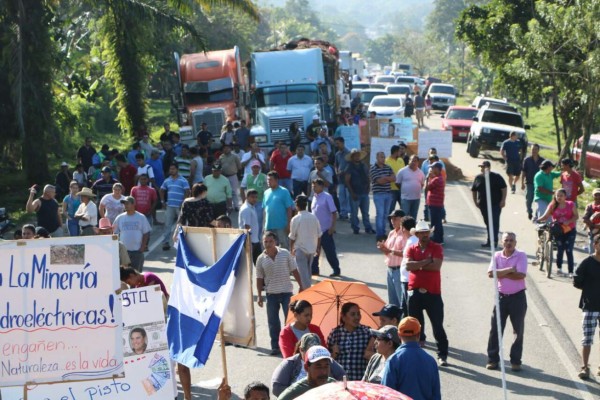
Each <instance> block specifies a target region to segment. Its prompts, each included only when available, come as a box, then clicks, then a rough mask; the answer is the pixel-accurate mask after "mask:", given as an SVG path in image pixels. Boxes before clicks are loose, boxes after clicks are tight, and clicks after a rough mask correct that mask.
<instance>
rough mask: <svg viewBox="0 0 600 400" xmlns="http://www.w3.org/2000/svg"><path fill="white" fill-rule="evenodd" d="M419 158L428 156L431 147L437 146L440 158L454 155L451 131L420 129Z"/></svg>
mask: <svg viewBox="0 0 600 400" xmlns="http://www.w3.org/2000/svg"><path fill="white" fill-rule="evenodd" d="M418 144H419V150H418V154H419V158H427V156H428V151H429V149H430V148H432V147H435V148H436V150H437V155H438V157H440V158H450V157H452V132H451V131H419V140H418Z"/></svg>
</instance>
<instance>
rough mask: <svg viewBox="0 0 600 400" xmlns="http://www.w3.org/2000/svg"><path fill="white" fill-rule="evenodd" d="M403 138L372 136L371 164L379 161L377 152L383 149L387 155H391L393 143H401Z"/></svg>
mask: <svg viewBox="0 0 600 400" xmlns="http://www.w3.org/2000/svg"><path fill="white" fill-rule="evenodd" d="M401 141H402V140H400V139H397V138H378V137H372V138H371V154H370V163H371V165H373V164H375V163H376V161H377V153H379V152H380V151H383V152H384V153H385V156H386V157H389V156H390V150H391V148H392V146H393V145H395V144H399V143H400V142H401Z"/></svg>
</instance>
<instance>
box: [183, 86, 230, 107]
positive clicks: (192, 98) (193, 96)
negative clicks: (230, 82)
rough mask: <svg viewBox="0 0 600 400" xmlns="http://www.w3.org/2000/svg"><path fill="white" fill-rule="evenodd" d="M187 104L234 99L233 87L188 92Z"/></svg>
mask: <svg viewBox="0 0 600 400" xmlns="http://www.w3.org/2000/svg"><path fill="white" fill-rule="evenodd" d="M185 99H186V103H187V104H205V103H218V102H221V101H231V100H233V89H227V90H219V91H218V92H212V93H186V94H185Z"/></svg>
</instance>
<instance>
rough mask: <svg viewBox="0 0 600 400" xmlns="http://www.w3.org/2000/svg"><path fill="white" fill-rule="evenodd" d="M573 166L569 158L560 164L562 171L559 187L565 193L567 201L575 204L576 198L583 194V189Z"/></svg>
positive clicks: (579, 176) (581, 180) (579, 177)
mask: <svg viewBox="0 0 600 400" xmlns="http://www.w3.org/2000/svg"><path fill="white" fill-rule="evenodd" d="M574 165H575V163H574V162H573V160H571V159H570V158H565V159H563V160H562V161H561V162H560V167H561V170H562V173H561V174H560V185H561V186H562V188H563V189H565V190H566V191H567V200H569V201H573V202H575V203H577V196H579V195H580V194H582V193H583V192H585V188H584V187H583V183H582V182H583V179H581V175H579V173H578V172H577V171H575V170H574V169H573V166H574Z"/></svg>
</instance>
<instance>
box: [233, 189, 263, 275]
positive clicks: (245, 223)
mask: <svg viewBox="0 0 600 400" xmlns="http://www.w3.org/2000/svg"><path fill="white" fill-rule="evenodd" d="M257 202H258V191H257V190H256V189H250V190H248V192H247V193H246V201H245V202H244V204H242V207H240V212H239V214H238V226H239V227H240V229H248V230H249V231H250V241H251V242H252V261H253V262H254V263H255V264H256V259H257V258H258V256H259V255H260V253H261V251H262V250H261V248H260V225H259V223H258V215H257V214H256V208H255V205H256V203H257Z"/></svg>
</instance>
